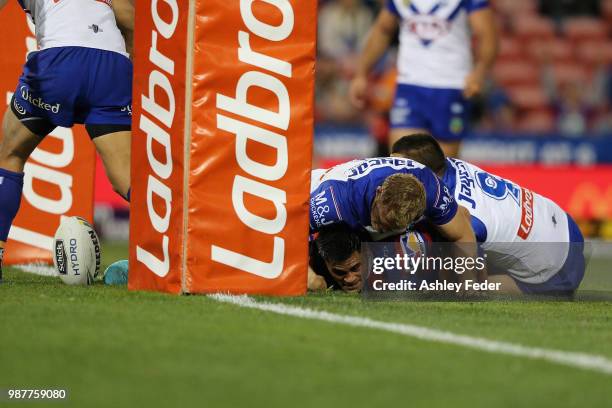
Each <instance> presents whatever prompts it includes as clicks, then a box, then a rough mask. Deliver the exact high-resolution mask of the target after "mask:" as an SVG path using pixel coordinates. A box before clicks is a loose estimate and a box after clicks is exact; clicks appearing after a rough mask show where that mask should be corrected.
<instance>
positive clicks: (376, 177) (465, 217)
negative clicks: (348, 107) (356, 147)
mask: <svg viewBox="0 0 612 408" xmlns="http://www.w3.org/2000/svg"><path fill="white" fill-rule="evenodd" d="M316 173H317V174H320V175H319V176H318V180H317V179H315V181H314V183H313V184H312V185H311V193H310V227H311V229H312V230H313V231H316V230H318V229H319V228H321V227H322V226H325V225H329V224H333V223H340V222H343V223H345V224H347V225H348V226H349V227H351V228H353V229H355V230H359V229H361V230H368V231H375V232H381V233H384V232H403V231H405V230H406V228H408V227H409V226H410V225H412V224H414V223H416V222H417V221H419V220H421V219H427V220H428V221H429V222H431V224H432V225H434V226H435V228H436V229H437V230H438V231H439V232H440V233H441V234H442V235H443V236H444V237H445V238H446V239H448V240H449V241H451V242H475V236H474V231H473V230H472V227H471V225H470V220H469V214H468V213H467V210H465V209H464V208H461V207H460V206H458V205H457V202H456V201H455V199H454V198H453V197H452V195H451V193H450V190H449V189H448V188H447V187H446V186H445V185H444V183H443V182H442V181H441V180H440V179H439V178H438V177H437V176H436V175H435V174H434V173H433V172H432V171H431V170H430V169H428V168H427V167H425V166H424V165H422V164H420V163H417V162H415V161H413V160H407V159H403V158H391V157H378V158H371V159H364V160H353V161H350V162H347V163H343V164H339V165H337V166H335V167H332V168H331V169H329V170H326V171H324V172H320V171H317V172H316Z"/></svg>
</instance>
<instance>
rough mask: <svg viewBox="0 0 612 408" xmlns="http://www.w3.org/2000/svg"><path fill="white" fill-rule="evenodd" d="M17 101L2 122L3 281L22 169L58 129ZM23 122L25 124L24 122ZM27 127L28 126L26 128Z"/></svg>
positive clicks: (0, 206)
mask: <svg viewBox="0 0 612 408" xmlns="http://www.w3.org/2000/svg"><path fill="white" fill-rule="evenodd" d="M20 107H21V106H20V105H19V103H17V102H15V99H13V100H12V101H11V108H12V109H7V111H6V113H5V114H4V119H3V121H2V141H1V143H0V280H2V259H3V257H4V247H5V244H6V240H7V239H8V233H9V230H10V228H11V225H12V223H13V220H14V219H15V216H16V215H17V211H18V210H19V206H20V204H21V192H22V190H23V168H24V166H25V163H26V161H27V160H28V157H30V155H31V154H32V152H33V151H34V149H36V146H38V144H39V143H40V142H41V140H42V136H40V135H43V136H44V135H46V134H47V133H49V132H51V131H52V130H53V128H54V127H55V126H53V125H51V124H50V123H49V122H48V121H46V120H45V119H42V118H37V117H31V116H27V113H25V112H23V111H22V110H21V109H19V110H16V109H18V108H20ZM22 120H23V121H24V122H22ZM25 124H27V125H28V126H26V125H25Z"/></svg>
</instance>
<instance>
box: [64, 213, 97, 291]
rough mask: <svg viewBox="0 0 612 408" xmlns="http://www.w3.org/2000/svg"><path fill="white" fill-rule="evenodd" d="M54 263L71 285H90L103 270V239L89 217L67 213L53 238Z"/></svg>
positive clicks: (66, 281) (65, 281)
mask: <svg viewBox="0 0 612 408" xmlns="http://www.w3.org/2000/svg"><path fill="white" fill-rule="evenodd" d="M53 252H54V253H53V264H54V265H55V270H56V272H57V274H58V275H59V277H60V279H61V280H62V281H64V283H66V284H68V285H89V284H91V283H93V281H94V279H95V278H96V277H97V276H98V273H99V272H100V240H99V239H98V234H96V231H95V230H94V228H93V227H92V226H91V224H90V223H89V222H87V220H85V219H83V218H81V217H67V218H64V219H63V220H62V222H61V223H60V226H59V228H58V229H57V231H56V232H55V238H54V240H53Z"/></svg>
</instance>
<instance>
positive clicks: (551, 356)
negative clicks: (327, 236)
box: [209, 294, 612, 374]
mask: <svg viewBox="0 0 612 408" xmlns="http://www.w3.org/2000/svg"><path fill="white" fill-rule="evenodd" d="M209 297H210V298H212V299H215V300H217V301H219V302H225V303H231V304H234V305H237V306H240V307H246V308H249V309H258V310H263V311H266V312H272V313H277V314H281V315H287V316H295V317H301V318H304V319H311V320H322V321H325V322H330V323H337V324H344V325H347V326H354V327H365V328H370V329H377V330H383V331H387V332H391V333H397V334H401V335H404V336H408V337H414V338H417V339H420V340H427V341H436V342H440V343H447V344H453V345H458V346H463V347H468V348H471V349H476V350H480V351H486V352H489V353H497V354H507V355H512V356H517V357H525V358H530V359H537V360H545V361H549V362H552V363H557V364H562V365H566V366H570V367H578V368H583V369H586V370H592V371H597V372H600V373H604V374H612V360H610V359H608V358H606V357H604V356H600V355H596V354H586V353H578V352H572V351H562V350H553V349H545V348H538V347H529V346H523V345H520V344H515V343H507V342H503V341H496V340H489V339H485V338H482V337H473V336H466V335H462V334H456V333H452V332H448V331H443V330H436V329H430V328H427V327H422V326H415V325H412V324H404V323H391V322H384V321H380V320H374V319H369V318H367V317H356V316H348V315H341V314H336V313H330V312H325V311H318V310H313V309H306V308H301V307H297V306H290V305H286V304H283V303H269V302H256V301H255V300H253V299H252V298H250V297H248V296H246V295H243V296H232V295H225V294H215V295H210V296H209Z"/></svg>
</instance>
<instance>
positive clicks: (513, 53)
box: [498, 36, 524, 59]
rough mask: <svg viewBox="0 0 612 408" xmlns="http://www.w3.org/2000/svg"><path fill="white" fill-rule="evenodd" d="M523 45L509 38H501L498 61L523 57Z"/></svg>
mask: <svg viewBox="0 0 612 408" xmlns="http://www.w3.org/2000/svg"><path fill="white" fill-rule="evenodd" d="M523 51H524V50H523V45H522V44H521V43H520V42H519V41H517V40H516V39H515V38H514V37H511V36H502V38H500V40H499V56H498V58H500V59H520V58H522V57H523V54H524V52H523Z"/></svg>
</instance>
